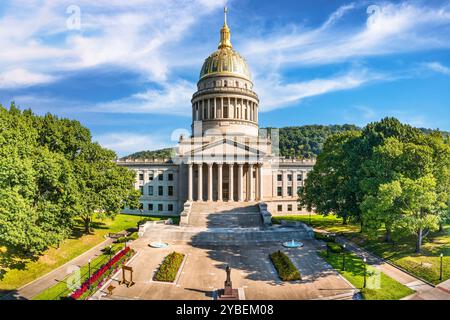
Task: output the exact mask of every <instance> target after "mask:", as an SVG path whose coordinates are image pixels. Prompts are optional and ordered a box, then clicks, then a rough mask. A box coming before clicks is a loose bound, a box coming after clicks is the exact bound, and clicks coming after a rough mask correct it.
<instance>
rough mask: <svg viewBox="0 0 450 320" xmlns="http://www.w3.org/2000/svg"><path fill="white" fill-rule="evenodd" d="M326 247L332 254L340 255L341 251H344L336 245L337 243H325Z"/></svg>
mask: <svg viewBox="0 0 450 320" xmlns="http://www.w3.org/2000/svg"><path fill="white" fill-rule="evenodd" d="M327 247H328V250H330V251H331V252H333V253H341V252H342V250H344V248H343V247H342V245H341V244H338V243H330V242H329V243H327Z"/></svg>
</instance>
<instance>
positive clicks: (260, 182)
mask: <svg viewBox="0 0 450 320" xmlns="http://www.w3.org/2000/svg"><path fill="white" fill-rule="evenodd" d="M263 179H264V178H263V164H262V163H261V164H260V165H259V166H258V190H259V192H258V200H260V201H262V200H263V194H264V189H263Z"/></svg>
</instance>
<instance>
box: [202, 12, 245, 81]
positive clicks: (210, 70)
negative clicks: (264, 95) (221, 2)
mask: <svg viewBox="0 0 450 320" xmlns="http://www.w3.org/2000/svg"><path fill="white" fill-rule="evenodd" d="M209 75H237V76H240V77H244V78H246V79H248V80H251V76H250V71H249V69H248V65H247V62H246V61H245V59H244V58H243V57H242V56H241V55H240V54H239V53H237V52H236V51H235V50H233V46H232V44H231V33H230V28H229V27H228V25H227V8H226V7H225V10H224V23H223V27H222V29H220V42H219V47H218V50H217V51H215V52H213V53H212V54H211V55H210V56H209V57H208V58H206V60H205V62H204V63H203V66H202V69H201V71H200V79H202V78H204V77H206V76H209Z"/></svg>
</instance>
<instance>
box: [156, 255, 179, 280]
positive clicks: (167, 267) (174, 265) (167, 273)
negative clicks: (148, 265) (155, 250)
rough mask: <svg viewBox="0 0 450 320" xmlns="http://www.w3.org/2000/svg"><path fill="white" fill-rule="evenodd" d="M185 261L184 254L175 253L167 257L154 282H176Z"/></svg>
mask: <svg viewBox="0 0 450 320" xmlns="http://www.w3.org/2000/svg"><path fill="white" fill-rule="evenodd" d="M183 259H184V254H182V253H178V252H175V251H174V252H172V253H171V254H169V255H167V256H166V258H165V259H164V261H163V262H162V263H161V265H160V266H159V268H158V271H156V273H155V275H154V276H153V280H155V281H164V282H174V281H175V278H176V277H177V274H178V270H179V269H180V266H181V263H182V262H183Z"/></svg>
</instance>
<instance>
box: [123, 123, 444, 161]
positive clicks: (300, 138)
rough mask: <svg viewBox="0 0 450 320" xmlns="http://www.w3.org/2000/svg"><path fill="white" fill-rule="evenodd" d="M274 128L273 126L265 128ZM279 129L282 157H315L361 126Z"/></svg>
mask: <svg viewBox="0 0 450 320" xmlns="http://www.w3.org/2000/svg"><path fill="white" fill-rule="evenodd" d="M265 129H267V130H269V132H270V130H274V129H275V128H265ZM278 130H279V133H278V134H279V147H280V155H281V156H283V157H303V158H312V157H317V155H319V154H320V153H321V152H322V149H323V145H324V143H325V141H326V140H327V138H328V137H329V136H331V135H333V134H335V133H339V132H345V131H350V130H357V131H360V130H361V128H359V127H357V126H355V125H351V124H344V125H306V126H295V127H284V128H280V129H278ZM419 130H421V131H422V132H423V133H425V134H429V133H431V132H433V130H431V129H425V128H420V129H419ZM442 133H443V135H444V136H450V133H449V132H445V131H444V132H442ZM173 152H174V151H173V148H165V149H160V150H154V151H150V150H147V151H139V152H136V153H133V154H130V155H128V156H125V157H123V158H122V159H145V158H152V157H155V158H169V157H170V156H171V155H172V153H173Z"/></svg>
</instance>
